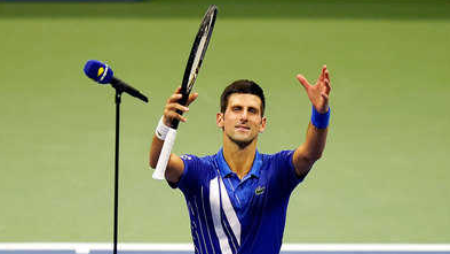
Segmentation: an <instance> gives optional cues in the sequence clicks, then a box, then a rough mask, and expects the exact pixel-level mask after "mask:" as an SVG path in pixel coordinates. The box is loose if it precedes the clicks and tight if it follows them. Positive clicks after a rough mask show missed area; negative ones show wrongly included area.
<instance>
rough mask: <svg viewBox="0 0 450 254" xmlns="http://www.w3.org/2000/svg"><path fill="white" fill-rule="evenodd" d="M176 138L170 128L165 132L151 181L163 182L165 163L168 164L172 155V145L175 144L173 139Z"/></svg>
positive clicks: (175, 132)
mask: <svg viewBox="0 0 450 254" xmlns="http://www.w3.org/2000/svg"><path fill="white" fill-rule="evenodd" d="M176 137H177V130H175V129H172V128H170V129H169V131H168V132H167V136H166V139H165V141H164V145H163V147H162V149H161V153H160V154H159V158H158V164H156V169H155V172H153V176H152V177H153V179H157V180H164V179H165V173H166V167H167V162H169V159H170V155H171V154H172V148H173V144H174V143H175V138H176Z"/></svg>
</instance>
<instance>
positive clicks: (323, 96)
mask: <svg viewBox="0 0 450 254" xmlns="http://www.w3.org/2000/svg"><path fill="white" fill-rule="evenodd" d="M320 95H321V96H322V98H323V99H324V100H325V102H326V103H328V101H329V100H330V96H329V95H328V94H326V93H321V94H320Z"/></svg>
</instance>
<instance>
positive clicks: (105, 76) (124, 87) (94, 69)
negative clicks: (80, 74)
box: [84, 60, 148, 102]
mask: <svg viewBox="0 0 450 254" xmlns="http://www.w3.org/2000/svg"><path fill="white" fill-rule="evenodd" d="M84 73H85V74H86V76H88V77H89V78H91V79H93V80H94V81H95V82H97V83H99V84H111V86H113V87H114V88H115V89H117V90H118V91H119V92H125V93H127V94H129V95H131V96H133V97H136V98H138V99H141V100H143V101H145V102H148V99H147V97H146V96H145V95H143V94H142V93H141V92H139V91H138V90H137V89H136V88H134V87H132V86H130V85H128V84H127V83H125V82H123V81H122V80H120V79H118V78H116V77H114V72H113V70H112V69H111V67H109V66H108V65H107V64H105V63H102V62H100V61H97V60H89V61H87V62H86V65H84Z"/></svg>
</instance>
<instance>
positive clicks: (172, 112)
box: [149, 88, 198, 183]
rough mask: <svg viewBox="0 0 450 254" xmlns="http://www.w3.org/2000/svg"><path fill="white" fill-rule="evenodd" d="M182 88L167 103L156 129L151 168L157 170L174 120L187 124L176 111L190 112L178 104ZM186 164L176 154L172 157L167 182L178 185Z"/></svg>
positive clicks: (151, 152) (193, 97)
mask: <svg viewBox="0 0 450 254" xmlns="http://www.w3.org/2000/svg"><path fill="white" fill-rule="evenodd" d="M179 92H180V88H177V90H175V93H173V94H172V95H171V96H170V97H169V99H167V101H166V105H165V107H164V115H163V117H162V118H161V120H160V121H159V123H158V127H157V128H156V131H155V134H154V135H153V140H152V144H151V146H150V154H149V159H150V167H152V168H156V165H157V164H158V159H159V155H160V153H161V150H162V147H163V145H164V139H165V136H166V134H167V128H168V126H171V122H172V120H173V119H178V120H180V121H181V122H186V118H185V117H183V116H182V115H180V114H178V113H177V112H176V110H177V109H178V110H181V111H183V112H187V111H188V110H189V108H188V107H185V106H183V105H181V104H179V103H178V100H180V99H181V96H182V95H181V94H180V93H179ZM197 97H198V93H193V94H191V95H189V100H188V105H189V104H191V103H192V102H193V101H194V100H195V99H197ZM183 169H184V164H183V161H182V160H181V158H180V157H179V156H177V155H175V154H173V153H172V154H171V155H170V159H169V161H168V163H167V168H166V175H165V177H166V180H167V181H168V182H170V183H178V181H179V180H180V177H181V175H182V174H183Z"/></svg>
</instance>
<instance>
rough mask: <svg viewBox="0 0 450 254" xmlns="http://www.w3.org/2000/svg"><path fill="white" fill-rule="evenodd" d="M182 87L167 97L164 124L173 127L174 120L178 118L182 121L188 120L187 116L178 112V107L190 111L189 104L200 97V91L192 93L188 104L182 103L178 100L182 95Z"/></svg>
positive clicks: (182, 110) (183, 110)
mask: <svg viewBox="0 0 450 254" xmlns="http://www.w3.org/2000/svg"><path fill="white" fill-rule="evenodd" d="M180 90H181V87H178V88H177V89H176V90H175V92H174V93H173V94H172V95H171V96H170V97H169V99H167V101H166V106H165V107H164V120H163V121H164V124H165V125H166V126H168V127H172V121H173V120H174V119H178V120H179V121H181V122H186V118H185V117H183V116H182V115H181V114H179V113H178V112H177V109H178V110H180V111H181V112H183V113H185V112H187V111H189V108H188V107H187V106H189V105H190V104H191V103H192V102H193V101H195V100H196V99H197V97H198V93H192V94H190V95H189V99H188V102H187V105H186V106H183V105H181V104H180V103H178V101H179V100H180V99H181V97H182V95H181V93H180Z"/></svg>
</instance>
